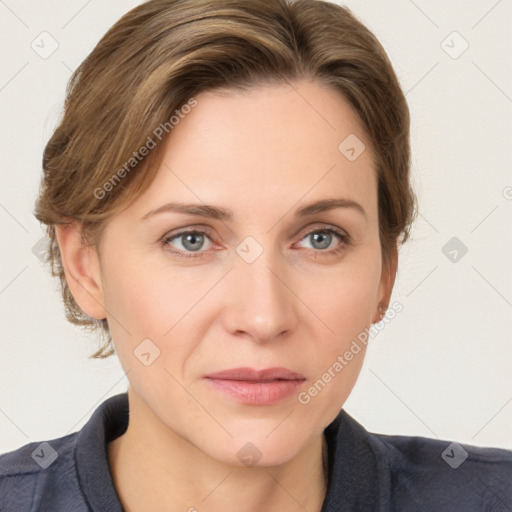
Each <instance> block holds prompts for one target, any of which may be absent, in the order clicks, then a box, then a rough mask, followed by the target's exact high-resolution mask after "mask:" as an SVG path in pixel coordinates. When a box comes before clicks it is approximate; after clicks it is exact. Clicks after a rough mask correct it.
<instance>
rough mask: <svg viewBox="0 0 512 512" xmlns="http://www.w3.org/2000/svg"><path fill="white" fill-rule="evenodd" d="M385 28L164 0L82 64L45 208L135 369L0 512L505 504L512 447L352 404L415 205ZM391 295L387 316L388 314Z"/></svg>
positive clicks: (64, 267)
mask: <svg viewBox="0 0 512 512" xmlns="http://www.w3.org/2000/svg"><path fill="white" fill-rule="evenodd" d="M409 161H410V150H409V114H408V108H407V104H406V101H405V98H404V95H403V93H402V91H401V89H400V86H399V83H398V81H397V78H396V76H395V74H394V72H393V69H392V67H391V64H390V62H389V60H388V58H387V56H386V54H385V52H384V50H383V48H382V47H381V45H380V44H379V43H378V41H377V40H376V39H375V37H374V36H373V35H372V34H371V33H370V32H369V31H368V29H366V28H365V27H364V26H363V25H362V24H361V23H360V22H359V21H357V20H356V19H355V18H354V17H353V15H352V14H351V13H350V12H349V11H348V10H347V9H344V8H342V7H339V6H337V5H334V4H331V3H328V2H319V1H311V0H297V1H294V2H292V1H286V0H276V1H272V2H269V1H266V0H252V1H251V2H245V1H240V0H209V1H204V2H198V1H197V0H193V1H192V0H151V1H149V2H146V3H144V4H142V5H141V6H139V7H137V8H135V9H133V10H132V11H130V12H129V13H128V14H126V15H125V16H124V17H123V18H122V19H121V20H119V21H118V22H117V23H116V24H115V25H114V26H113V27H112V28H111V29H110V30H109V32H108V33H107V34H106V35H105V36H104V37H103V38H102V40H101V41H100V42H99V44H98V45H97V47H96V48H95V49H94V50H93V52H92V53H91V54H90V55H89V56H88V58H87V59H86V60H85V61H84V62H83V63H82V65H81V66H80V67H79V69H78V70H77V71H76V72H75V74H74V75H73V77H72V79H71V82H70V86H69V90H68V96H67V99H66V104H65V112H64V115H63V118H62V120H61V122H60V125H59V126H58V128H57V129H56V131H55V133H54V134H53V136H52V138H51V139H50V141H49V142H48V145H47V147H46V149H45V152H44V159H43V167H44V176H43V181H42V186H41V191H40V196H39V198H38V202H37V206H36V217H37V218H38V219H39V220H40V221H41V222H43V223H44V224H45V225H46V226H47V229H48V237H49V238H50V241H51V246H50V261H51V263H52V270H53V272H54V275H56V276H58V277H59V279H60V282H61V286H62V293H63V298H64V301H65V305H66V308H67V315H68V318H69V319H70V320H71V321H72V322H74V323H76V324H79V325H85V326H88V327H91V328H97V329H98V330H99V331H101V333H102V334H103V336H104V344H103V346H102V348H101V349H100V350H99V351H98V352H96V353H95V354H94V356H95V357H108V356H110V355H112V354H113V353H114V351H115V353H116V354H117V356H118V357H119V359H120V362H121V364H122V366H123V369H124V370H125V372H126V373H127V377H128V379H129V383H130V385H129V389H128V392H127V393H125V394H121V395H117V396H115V397H112V398H110V399H108V400H106V401H105V402H104V403H103V404H101V406H100V407H98V409H97V410H96V411H95V413H94V414H93V416H92V417H91V419H90V420H89V421H88V423H87V424H86V425H85V426H84V427H83V428H82V430H80V431H79V432H78V433H74V434H71V435H68V436H66V437H62V438H59V439H54V440H51V441H49V442H47V443H31V444H28V445H25V446H24V447H22V448H20V449H18V450H16V451H13V452H11V453H9V454H5V455H2V456H1V457H0V467H1V470H0V495H1V499H2V501H1V502H0V505H1V507H0V508H1V509H2V510H4V509H5V510H16V511H24V510H27V511H28V510H52V511H70V510H73V511H82V510H83V511H86V510H94V511H104V510H109V511H121V510H125V511H138V510H151V511H160V510H166V511H171V510H172V511H179V510H183V511H190V512H192V511H219V510H221V511H230V510H243V511H247V512H252V511H262V510H264V511H274V510H287V511H294V510H308V511H323V512H331V511H335V510H336V511H337V510H357V511H360V510H364V511H367V510H400V511H409V510H410V511H417V510H450V511H459V510H460V511H463V510H464V511H468V510H510V508H511V507H512V490H511V487H512V486H511V481H512V454H511V453H509V452H507V451H506V450H501V449H492V448H485V449H484V448H475V447H471V446H464V447H463V446H461V445H459V444H457V443H451V444H450V443H449V442H444V441H437V440H430V439H425V438H419V437H406V436H384V435H378V434H371V433H368V432H367V431H366V430H365V429H364V428H363V427H362V426H361V425H359V424H358V423H357V422H356V421H355V420H354V419H352V418H351V417H350V416H349V415H348V414H347V413H346V412H345V411H344V410H343V409H342V407H343V404H344V403H345V401H346V399H347V397H348V396H349V394H350V392H351V390H352V388H353V386H354V384H355V382H356V379H357V377H358V374H359V371H360V369H361V365H362V363H363V359H364V354H365V351H366V343H367V335H366V336H365V333H367V331H368V329H369V328H370V327H371V325H372V324H375V323H378V322H380V321H382V320H384V319H385V316H386V311H387V310H388V308H389V301H390V296H391V292H392V289H393V284H394V279H395V274H396V268H397V260H398V255H397V250H398V246H399V245H400V244H401V243H403V242H404V241H405V240H406V239H407V236H408V232H409V227H410V225H411V222H412V220H413V218H414V212H415V199H414V195H413V192H412V190H411V187H410V182H409ZM392 310H393V308H390V309H389V311H392Z"/></svg>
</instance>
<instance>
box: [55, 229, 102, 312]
mask: <svg viewBox="0 0 512 512" xmlns="http://www.w3.org/2000/svg"><path fill="white" fill-rule="evenodd" d="M55 234H56V238H57V242H58V244H59V250H60V254H61V259H62V265H63V267H64V273H65V275H66V281H67V283H68V286H69V289H70V290H71V293H72V294H73V297H74V299H75V301H76V303H77V304H78V305H79V306H80V309H82V311H83V312H84V313H85V314H87V315H88V316H90V317H92V318H96V319H98V320H101V319H103V318H106V316H107V315H106V310H105V306H104V296H103V288H102V283H101V274H100V266H99V257H98V254H97V251H96V249H95V248H94V247H87V246H85V245H84V244H83V242H82V240H81V225H80V224H79V223H78V222H71V223H70V224H66V225H58V226H56V227H55Z"/></svg>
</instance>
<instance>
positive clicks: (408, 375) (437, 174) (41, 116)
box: [0, 0, 512, 452]
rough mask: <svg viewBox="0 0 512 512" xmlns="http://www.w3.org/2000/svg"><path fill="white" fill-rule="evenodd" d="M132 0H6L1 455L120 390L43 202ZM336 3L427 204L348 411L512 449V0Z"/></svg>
mask: <svg viewBox="0 0 512 512" xmlns="http://www.w3.org/2000/svg"><path fill="white" fill-rule="evenodd" d="M139 3H141V2H138V1H128V0H125V1H122V0H110V1H108V2H104V1H101V2H100V1H99V0H90V1H88V2H87V1H85V0H68V1H66V2H64V1H62V0H61V1H57V0H47V1H45V2H39V1H36V0H30V1H29V0H17V1H16V2H15V1H14V0H5V1H4V0H0V53H1V59H2V60H1V62H2V65H1V67H0V112H1V117H0V154H1V166H0V173H1V184H2V186H1V187H0V229H1V239H2V244H1V249H0V258H1V266H0V269H1V270H0V314H1V328H2V340H1V357H0V389H1V392H0V452H5V451H9V450H12V449H15V448H17V447H19V446H21V445H23V444H26V443H28V442H31V441H39V440H50V439H53V438H56V437H61V436H64V435H66V434H68V433H71V432H73V431H76V430H78V429H80V428H81V427H82V426H83V424H84V423H85V422H86V421H87V420H88V418H89V417H90V415H91V414H92V412H93V410H94V409H95V408H96V407H97V406H98V405H99V404H100V403H101V402H102V401H103V400H105V399H106V398H107V397H109V396H112V395H114V394H117V393H121V392H124V391H126V389H127V385H128V381H127V378H126V377H125V376H124V373H123V371H122V369H121V366H120V365H119V363H118V361H117V358H116V357H115V356H114V357H112V358H110V359H109V360H103V361H102V360H99V361H98V360H90V359H88V355H90V354H91V353H92V352H93V351H94V350H95V349H96V348H97V343H96V341H95V340H94V339H93V338H92V337H91V336H90V335H86V334H83V333H82V332H81V331H79V330H78V329H77V328H75V327H74V326H72V325H71V324H68V323H67V321H66V320H65V317H64V310H63V306H62V303H61V299H60V295H59V293H58V291H57V290H58V288H57V282H56V281H54V280H53V279H52V278H51V277H50V275H49V272H48V270H47V268H46V267H45V266H44V265H43V264H42V263H41V262H40V261H39V259H38V258H37V257H36V256H35V255H34V253H33V251H32V249H33V247H34V245H35V244H36V243H37V242H38V241H39V240H40V239H41V237H42V235H43V231H42V229H41V227H40V226H39V223H38V222H37V221H36V220H35V218H34V217H33V215H32V212H33V208H34V201H35V198H36V195H37V190H38V186H39V179H40V173H41V159H42V152H43V148H44V146H45V144H46V142H47V140H48V138H49V137H50V135H51V133H52V131H53V129H54V128H55V126H56V124H57V121H58V119H59V115H60V112H61V108H62V106H63V100H64V93H65V87H66V84H67V81H68V79H69V77H70V75H71V73H72V71H73V70H74V69H75V68H76V67H77V66H78V65H79V64H80V62H82V60H83V59H84V58H85V57H86V56H87V55H88V54H89V53H90V51H91V50H92V49H93V47H94V46H95V45H96V43H97V42H98V41H99V39H100V38H101V36H102V35H103V34H104V33H105V32H106V31H107V29H108V28H109V27H110V26H112V25H113V24H114V23H115V22H116V21H117V20H118V19H119V18H120V17H121V16H122V15H123V14H124V13H126V12H127V11H128V10H130V9H131V8H133V7H135V6H136V5H138V4H139ZM340 3H343V4H344V5H347V6H348V7H350V8H351V9H352V10H353V12H354V13H355V14H356V15H357V16H358V17H359V18H360V19H361V20H362V21H363V22H364V23H365V24H366V25H367V26H368V27H369V28H370V29H371V30H373V31H374V33H375V34H376V35H377V37H378V38H379V39H380V41H381V42H382V44H383V46H384V47H385V49H386V50H387V52H388V54H389V56H390V58H391V60H392V62H393V65H394V66H395V70H396V72H397V74H398V76H399V78H400V81H401V84H402V86H403V89H404V91H405V92H406V95H407V99H408V102H409V105H410V109H411V115H412V149H413V169H412V172H413V177H414V178H413V179H414V185H415V189H416V192H417V195H418V198H419V204H420V215H419V218H418V220H417V222H416V225H415V228H414V230H413V239H412V240H411V241H410V242H408V244H407V245H406V246H405V247H404V248H403V249H402V251H401V254H400V268H399V273H398V278H397V282H396V285H395V290H394V294H393V298H392V302H393V301H399V302H400V303H401V304H402V305H403V311H402V312H401V313H399V314H398V315H397V316H396V318H395V319H394V320H393V321H392V322H390V323H389V324H388V325H386V327H385V328H384V329H383V330H382V331H381V332H380V333H379V335H378V336H376V337H375V338H373V339H372V340H371V343H370V346H369V350H368V355H367V359H366V361H365V364H364V367H363V370H362V373H361V375H360V378H359V381H358V383H357V384H356V387H355V389H354V391H353V393H352V395H351V396H350V398H349V400H348V402H347V403H346V405H345V409H346V410H347V411H348V412H349V413H350V414H352V415H353V416H354V417H355V418H356V419H357V420H358V421H359V422H360V423H362V424H363V425H364V426H365V427H366V428H367V429H368V430H371V431H375V432H381V433H389V434H406V435H420V436H427V437H436V438H440V439H447V440H457V441H459V442H466V443H470V444H475V445H492V446H498V447H505V448H509V449H512V340H511V334H510V332H511V328H512V314H511V313H512V266H511V264H510V262H511V261H512V242H511V233H512V216H511V211H512V200H511V199H512V173H511V163H512V157H511V152H510V149H511V141H512V137H511V135H512V129H511V128H512V99H511V98H512V69H511V66H510V63H511V62H512V55H511V53H512V44H511V43H512V41H511V39H512V36H511V34H512V2H511V1H510V0H500V1H497V0H480V1H476V0H473V1H466V2H456V1H451V2H446V1H443V0H435V1H434V0H432V1H420V0H415V2H413V1H411V0H390V1H387V2H385V4H384V3H383V2H381V1H378V0H364V1H361V0H359V1H356V0H351V1H348V2H340ZM44 31H46V32H48V33H49V34H51V36H52V37H53V38H54V39H55V40H56V41H57V42H58V45H59V46H58V49H57V50H56V51H55V52H54V53H53V54H52V55H51V56H50V57H48V58H46V59H43V58H41V57H40V56H39V55H38V54H37V53H36V52H35V51H34V50H33V49H32V47H31V44H32V42H33V41H34V40H36V41H38V40H40V39H38V37H40V34H41V33H42V32H44ZM454 32H457V34H454ZM45 37H47V36H45ZM466 45H469V46H468V48H467V49H466V50H465V51H464V52H463V53H461V52H462V50H464V48H465V46H466ZM453 237H456V238H457V240H456V241H452V242H451V243H452V244H453V243H455V244H458V246H459V248H457V245H455V246H451V245H448V246H446V247H445V244H447V243H448V242H449V241H450V240H451V239H452V238H453ZM461 244H464V246H465V247H467V253H466V254H464V255H463V256H462V257H461V254H462V252H461V251H460V247H462V245H461ZM443 248H444V251H443ZM454 248H455V250H457V251H458V252H457V261H452V260H451V259H453V258H454V257H455V253H453V252H451V254H450V251H453V249H454ZM445 253H446V254H447V255H445ZM450 258H451V259H450Z"/></svg>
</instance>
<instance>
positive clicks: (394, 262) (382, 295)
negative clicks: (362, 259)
mask: <svg viewBox="0 0 512 512" xmlns="http://www.w3.org/2000/svg"><path fill="white" fill-rule="evenodd" d="M397 268H398V246H397V244H394V245H393V247H392V248H391V250H390V254H389V258H388V260H387V262H385V263H384V264H383V266H382V272H381V277H380V283H379V290H378V303H377V307H376V310H375V313H374V316H373V319H372V323H373V324H375V323H377V322H380V321H381V320H382V318H383V317H384V315H385V314H386V310H387V309H388V307H389V301H390V300H391V292H392V291H393V286H394V284H395V277H396V271H397Z"/></svg>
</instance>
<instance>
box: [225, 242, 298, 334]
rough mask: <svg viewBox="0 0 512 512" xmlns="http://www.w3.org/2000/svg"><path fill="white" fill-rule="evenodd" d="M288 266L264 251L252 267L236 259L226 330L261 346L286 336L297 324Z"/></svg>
mask: <svg viewBox="0 0 512 512" xmlns="http://www.w3.org/2000/svg"><path fill="white" fill-rule="evenodd" d="M290 276H291V273H290V272H289V270H287V268H286V263H280V262H279V261H278V258H277V257H274V256H273V255H272V254H271V251H270V250H265V251H263V253H262V254H261V255H260V256H259V257H258V258H257V259H256V260H255V261H253V262H252V263H248V262H246V261H245V260H244V259H243V258H241V257H239V256H238V255H236V256H235V259H234V266H233V269H232V270H231V272H230V275H229V277H228V279H227V281H228V282H227V283H225V285H226V286H227V287H228V290H227V291H226V295H225V296H226V297H227V300H226V303H225V308H224V310H223V311H224V315H223V318H224V325H225V328H226V329H227V330H228V332H230V333H231V334H233V335H236V336H239V337H240V336H245V337H247V338H250V339H252V340H253V341H256V342H258V343H267V342H270V341H273V340H276V339H277V338H278V337H279V336H281V337H283V336H287V335H289V334H290V333H291V332H293V331H294V330H295V328H296V325H297V324H298V314H297V302H298V300H297V298H296V296H295V295H294V293H293V283H291V282H289V281H290V280H291V277H290Z"/></svg>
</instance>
